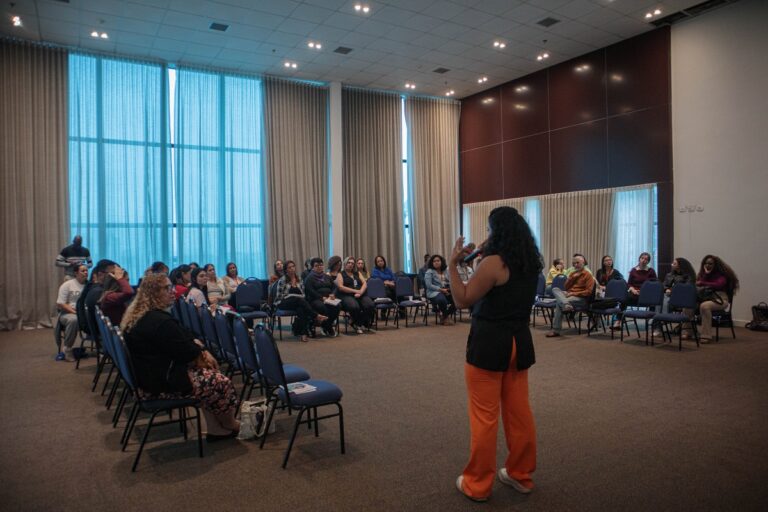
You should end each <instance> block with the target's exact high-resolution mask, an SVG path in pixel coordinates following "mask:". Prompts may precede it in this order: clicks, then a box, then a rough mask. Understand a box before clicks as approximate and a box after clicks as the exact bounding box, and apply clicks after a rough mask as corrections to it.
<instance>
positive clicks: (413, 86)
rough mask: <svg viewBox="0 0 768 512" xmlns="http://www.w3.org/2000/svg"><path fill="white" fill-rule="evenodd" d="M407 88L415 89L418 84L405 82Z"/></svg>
mask: <svg viewBox="0 0 768 512" xmlns="http://www.w3.org/2000/svg"><path fill="white" fill-rule="evenodd" d="M405 88H406V89H415V88H416V84H412V83H410V82H406V83H405Z"/></svg>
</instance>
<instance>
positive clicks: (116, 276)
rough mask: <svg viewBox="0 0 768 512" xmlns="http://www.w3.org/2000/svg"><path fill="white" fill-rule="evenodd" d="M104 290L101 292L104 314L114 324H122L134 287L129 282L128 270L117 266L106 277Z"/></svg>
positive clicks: (100, 304) (101, 305)
mask: <svg viewBox="0 0 768 512" xmlns="http://www.w3.org/2000/svg"><path fill="white" fill-rule="evenodd" d="M102 287H103V289H104V291H102V292H101V298H100V299H99V307H100V308H101V312H102V313H104V316H106V317H107V318H109V321H110V322H112V325H120V321H121V320H122V319H123V314H124V313H125V310H126V309H127V308H128V301H130V300H131V298H132V297H133V288H131V283H130V282H128V272H126V271H125V270H124V269H122V268H120V267H117V268H115V271H114V272H112V273H111V274H107V275H106V276H105V277H104V282H103V284H102Z"/></svg>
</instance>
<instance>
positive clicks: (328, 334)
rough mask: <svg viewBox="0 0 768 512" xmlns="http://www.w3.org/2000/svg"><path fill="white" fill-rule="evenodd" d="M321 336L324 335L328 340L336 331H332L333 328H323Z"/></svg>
mask: <svg viewBox="0 0 768 512" xmlns="http://www.w3.org/2000/svg"><path fill="white" fill-rule="evenodd" d="M323 334H325V335H326V336H328V337H329V338H333V337H334V336H336V329H334V328H333V327H328V328H327V329H326V328H323Z"/></svg>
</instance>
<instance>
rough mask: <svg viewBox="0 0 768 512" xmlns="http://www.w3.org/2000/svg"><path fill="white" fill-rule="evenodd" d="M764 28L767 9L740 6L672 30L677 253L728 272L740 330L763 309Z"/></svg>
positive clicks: (767, 219) (767, 97) (767, 266)
mask: <svg viewBox="0 0 768 512" xmlns="http://www.w3.org/2000/svg"><path fill="white" fill-rule="evenodd" d="M766 21H768V1H765V0H742V1H741V2H736V3H735V4H732V5H728V6H726V7H723V8H720V9H717V10H715V11H712V12H710V13H707V14H704V15H702V16H699V17H698V18H694V19H692V20H690V21H687V22H684V23H681V24H679V25H675V26H673V27H672V147H673V166H674V171H673V172H674V174H673V175H674V189H675V192H674V216H675V217H674V223H675V251H674V254H675V256H682V257H685V258H688V259H689V260H690V261H691V262H692V263H693V264H694V267H695V268H696V269H697V270H698V266H699V264H700V262H701V258H702V257H703V256H704V255H705V254H707V253H711V254H716V255H718V256H720V257H722V258H723V259H724V260H725V261H726V262H727V263H728V264H730V265H731V266H732V267H733V269H734V270H735V271H736V274H737V275H738V276H739V280H740V281H741V291H740V292H739V293H738V295H737V296H736V298H735V300H734V305H735V309H734V318H735V319H738V320H742V321H748V320H749V319H751V310H750V307H751V305H752V304H756V303H757V302H759V301H761V300H763V301H768V262H766V260H765V258H766V255H768V31H766V27H765V23H766ZM686 205H700V206H702V207H703V211H701V212H698V211H695V212H693V213H688V212H686V213H681V212H680V211H679V210H680V208H681V207H683V206H686ZM660 220H661V219H660Z"/></svg>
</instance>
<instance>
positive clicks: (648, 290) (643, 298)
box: [621, 281, 664, 345]
mask: <svg viewBox="0 0 768 512" xmlns="http://www.w3.org/2000/svg"><path fill="white" fill-rule="evenodd" d="M663 302H664V285H662V283H661V281H646V282H644V283H643V286H641V287H640V295H639V296H638V297H637V307H638V309H628V310H626V311H624V314H623V315H622V317H621V341H624V326H625V325H627V335H629V326H628V322H627V319H631V320H632V321H633V322H634V323H635V331H637V337H638V338H639V337H640V327H639V326H638V325H637V320H638V319H640V320H645V344H646V345H647V344H648V322H649V321H650V320H651V319H653V318H654V317H656V315H657V314H658V312H657V311H656V310H655V309H654V310H651V308H658V309H659V310H660V309H661V304H662V303H663ZM651 343H653V337H651Z"/></svg>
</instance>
